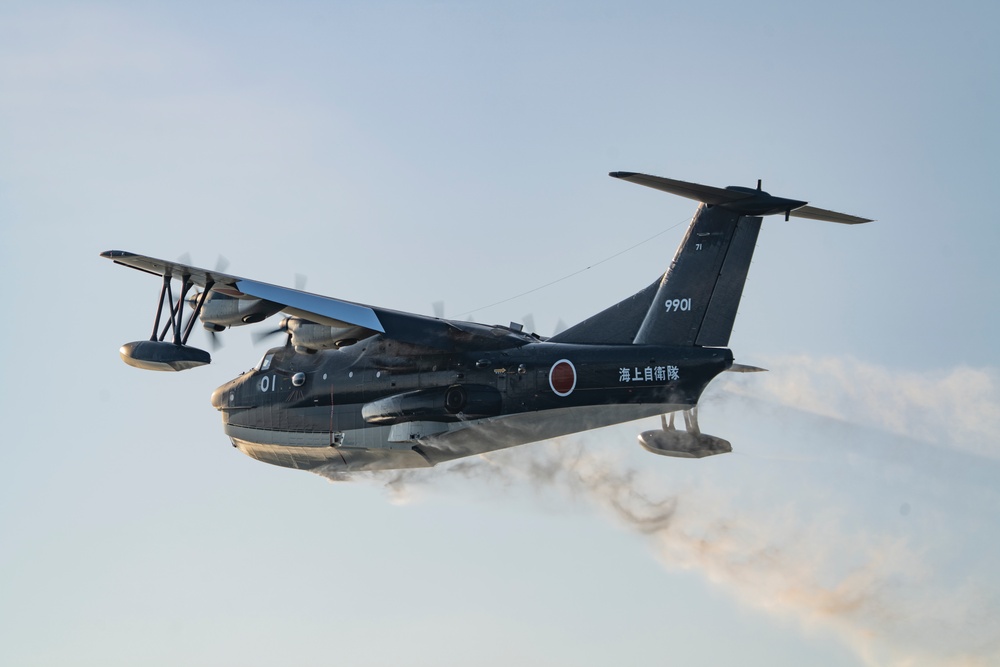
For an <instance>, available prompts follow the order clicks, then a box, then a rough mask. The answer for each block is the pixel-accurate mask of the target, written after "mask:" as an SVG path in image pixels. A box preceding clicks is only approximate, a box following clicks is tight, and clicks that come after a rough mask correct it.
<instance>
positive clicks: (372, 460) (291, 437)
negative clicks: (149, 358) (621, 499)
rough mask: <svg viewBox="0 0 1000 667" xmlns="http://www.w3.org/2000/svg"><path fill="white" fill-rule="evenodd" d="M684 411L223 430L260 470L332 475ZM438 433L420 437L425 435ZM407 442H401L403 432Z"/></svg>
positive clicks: (590, 410) (422, 463) (609, 408)
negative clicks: (334, 431) (335, 430)
mask: <svg viewBox="0 0 1000 667" xmlns="http://www.w3.org/2000/svg"><path fill="white" fill-rule="evenodd" d="M688 407H690V406H689V405H680V404H678V405H673V404H668V405H664V404H652V403H640V404H629V405H602V406H579V407H568V408H559V409H554V410H544V411H538V412H527V413H519V414H514V415H504V416H500V417H489V418H485V419H478V420H473V421H467V422H456V423H450V424H433V425H430V426H432V428H431V429H429V428H428V425H427V424H426V423H420V424H413V425H412V429H408V428H403V429H401V428H400V427H410V426H411V425H409V424H399V425H396V426H395V427H393V426H381V427H369V428H364V429H357V430H354V431H345V432H343V433H341V434H338V437H339V439H340V442H344V443H350V444H347V445H337V444H331V443H333V442H334V439H333V438H332V437H331V434H330V433H319V432H312V433H309V432H296V431H278V430H270V429H256V428H248V427H244V426H237V425H234V424H226V425H225V431H226V434H227V435H228V436H229V437H230V438H231V439H232V442H233V445H234V446H235V447H237V448H239V450H240V451H242V452H243V453H244V454H246V455H248V456H250V457H252V458H255V459H257V460H259V461H263V462H265V463H271V464H274V465H279V466H283V467H286V468H297V469H300V470H310V469H313V468H317V467H320V466H324V467H326V468H328V469H330V470H331V471H336V472H354V471H365V470H395V469H400V468H426V467H429V466H432V465H434V464H437V463H443V462H445V461H451V460H453V459H458V458H462V457H466V456H474V455H477V454H484V453H486V452H491V451H496V450H498V449H506V448H508V447H516V446H517V445H523V444H526V443H529V442H537V441H539V440H547V439H549V438H555V437H558V436H561V435H567V434H570V433H576V432H579V431H585V430H589V429H594V428H601V427H603V426H610V425H612V424H620V423H623V422H629V421H635V420H637V419H644V418H647V417H652V416H655V415H658V414H662V413H665V412H673V411H676V410H683V409H686V408H688ZM434 429H436V430H437V432H436V433H433V434H429V435H422V434H421V432H423V433H426V432H428V430H434ZM409 430H412V431H413V433H412V437H406V436H405V435H404V436H402V437H401V435H400V434H401V433H404V434H408V431H409ZM359 445H361V446H359Z"/></svg>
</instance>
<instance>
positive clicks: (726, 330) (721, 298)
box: [550, 172, 870, 347]
mask: <svg viewBox="0 0 1000 667" xmlns="http://www.w3.org/2000/svg"><path fill="white" fill-rule="evenodd" d="M611 176H614V177H615V178H621V179H623V180H627V181H631V182H633V183H639V184H641V185H646V186H648V187H651V188H656V189H657V190H663V191H665V192H670V193H672V194H677V195H680V196H682V197H687V198H689V199H696V200H698V201H701V202H702V205H701V206H700V207H699V208H698V212H697V213H696V214H695V216H694V218H693V219H692V220H691V224H690V225H689V226H688V230H687V234H685V236H684V239H683V240H682V241H681V244H680V247H678V248H677V252H676V254H675V255H674V260H673V262H671V264H670V268H668V269H667V271H666V273H664V274H663V277H662V278H661V279H660V280H659V281H657V282H655V283H653V284H652V285H650V286H649V287H647V288H646V289H644V290H642V291H640V292H637V293H636V294H634V295H632V296H631V297H629V298H627V299H625V300H624V301H621V302H620V303H617V304H615V305H614V306H611V307H610V308H608V309H606V310H604V311H602V312H600V313H598V314H597V315H594V316H593V317H590V318H588V319H586V320H584V321H583V322H581V323H579V324H577V325H576V326H574V327H570V328H569V329H567V330H566V331H564V332H562V333H561V334H559V335H557V336H554V337H553V338H551V339H550V340H552V341H554V342H561V343H590V344H629V343H634V344H637V345H654V344H655V345H684V346H699V347H724V346H726V345H728V344H729V336H730V334H731V333H732V330H733V322H734V321H735V319H736V311H737V309H738V308H739V304H740V298H741V297H742V295H743V286H744V284H745V283H746V278H747V272H748V271H749V269H750V260H751V259H752V258H753V251H754V248H755V246H756V243H757V235H758V233H759V232H760V224H761V220H762V216H765V215H773V214H775V213H783V214H785V218H786V219H787V218H788V217H789V216H796V217H804V218H811V219H814V220H826V221H830V222H840V223H845V224H857V223H862V222H870V220H868V219H867V218H859V217H856V216H852V215H846V214H844V213H835V212H833V211H827V210H824V209H818V208H813V207H810V206H806V202H804V201H798V200H794V199H783V198H781V197H773V196H771V195H769V194H768V193H766V192H763V191H762V190H760V183H759V182H758V185H757V189H756V190H754V189H751V188H742V187H735V186H731V187H728V188H725V189H723V188H714V187H710V186H707V185H698V184H696V183H687V182H685V181H676V180H672V179H667V178H660V177H657V176H647V175H645V174H635V173H631V172H613V173H612V174H611Z"/></svg>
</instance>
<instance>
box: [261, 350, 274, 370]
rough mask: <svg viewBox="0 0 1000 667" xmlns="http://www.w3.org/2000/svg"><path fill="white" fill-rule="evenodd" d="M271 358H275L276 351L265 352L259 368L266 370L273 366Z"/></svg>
mask: <svg viewBox="0 0 1000 667" xmlns="http://www.w3.org/2000/svg"><path fill="white" fill-rule="evenodd" d="M271 359H274V352H269V353H267V354H265V355H264V358H263V359H261V360H260V363H259V364H257V370H259V371H266V370H267V369H269V368H270V367H271Z"/></svg>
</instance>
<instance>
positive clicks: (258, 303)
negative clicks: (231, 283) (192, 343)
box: [187, 291, 281, 331]
mask: <svg viewBox="0 0 1000 667" xmlns="http://www.w3.org/2000/svg"><path fill="white" fill-rule="evenodd" d="M199 299H201V293H198V294H194V295H192V296H190V297H188V299H187V303H188V305H189V306H191V308H194V309H197V307H198V300H199ZM280 310H281V305H280V304H277V303H271V302H270V301H265V300H264V299H252V298H242V299H241V298H237V297H234V296H229V295H228V294H223V293H221V292H216V291H211V292H209V293H208V297H207V298H206V299H205V303H204V304H202V306H201V311H200V312H199V313H198V319H200V320H201V322H202V324H203V325H204V327H205V328H206V329H208V330H209V331H223V330H224V329H226V328H227V327H238V326H242V325H244V324H254V323H255V322H260V321H262V320H265V319H267V318H268V317H271V315H274V314H275V313H277V312H278V311H280Z"/></svg>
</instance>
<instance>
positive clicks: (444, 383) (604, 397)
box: [212, 336, 733, 471]
mask: <svg viewBox="0 0 1000 667" xmlns="http://www.w3.org/2000/svg"><path fill="white" fill-rule="evenodd" d="M732 361H733V357H732V353H731V352H730V351H729V350H728V349H725V348H697V347H679V346H658V345H578V344H559V343H548V342H544V341H537V342H532V343H527V344H521V345H517V346H515V347H510V348H504V349H493V350H485V351H461V352H442V351H440V350H432V349H419V350H418V349H414V346H411V345H407V344H403V343H399V342H397V341H392V340H387V339H384V338H382V337H380V336H377V337H374V338H372V339H368V340H366V341H362V342H360V343H358V344H356V345H352V346H349V347H345V348H343V349H340V350H329V351H322V352H318V353H315V354H301V353H297V352H296V351H295V350H294V349H293V348H292V347H291V346H285V347H281V348H274V349H271V350H269V351H268V352H267V354H265V356H264V358H263V359H262V361H261V363H260V364H258V366H257V367H256V368H254V369H253V370H251V371H248V372H247V373H244V374H243V375H241V376H240V377H238V378H236V379H234V380H232V381H231V382H229V383H227V384H225V385H223V386H221V387H219V388H218V389H217V390H216V391H215V393H214V394H213V396H212V404H213V406H214V407H216V408H217V409H219V410H220V411H221V412H222V414H223V422H224V426H225V430H226V433H227V435H229V437H230V438H231V439H232V441H233V444H234V445H235V446H236V447H239V448H240V449H241V450H242V451H244V452H245V453H246V454H248V455H250V456H252V457H254V458H257V459H260V460H262V461H266V462H268V463H274V464H277V465H282V466H286V467H292V468H303V469H310V468H315V467H317V466H321V465H329V466H332V467H333V468H334V469H342V470H344V471H350V470H374V469H383V468H399V467H424V466H429V465H434V464H436V463H440V462H442V461H447V460H451V459H454V458H459V457H462V456H469V455H473V454H480V453H484V452H488V451H492V450H495V449H502V448H505V447H512V446H515V445H520V444H524V443H527V442H534V441H536V440H543V439H546V438H550V437H555V436H558V435H563V434H566V433H572V432H576V431H580V430H584V429H587V428H596V427H599V426H607V425H610V424H615V423H621V422H625V421H631V420H634V419H640V418H643V417H647V416H652V415H657V414H661V413H663V412H669V411H672V410H681V409H686V408H688V407H690V406H693V405H695V404H696V403H697V402H698V398H699V397H700V396H701V393H702V391H704V389H705V386H706V385H707V384H708V383H709V382H710V381H711V380H712V378H714V377H715V376H716V375H718V374H719V373H721V372H723V371H724V370H726V369H727V368H729V367H730V366H731V365H732Z"/></svg>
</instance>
